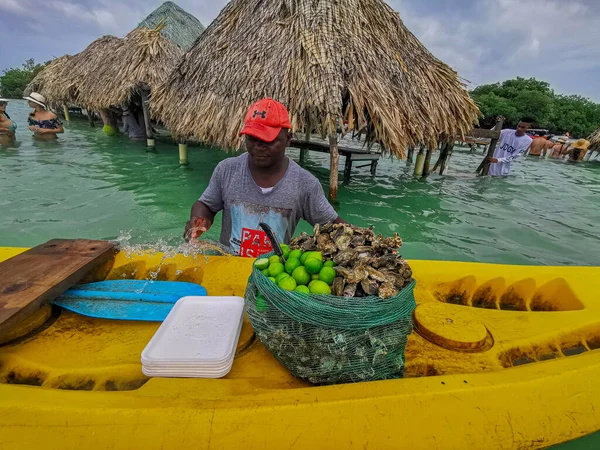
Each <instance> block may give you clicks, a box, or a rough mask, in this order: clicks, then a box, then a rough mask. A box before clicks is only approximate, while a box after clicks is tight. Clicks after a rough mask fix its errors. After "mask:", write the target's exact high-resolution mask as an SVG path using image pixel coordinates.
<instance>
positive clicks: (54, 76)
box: [24, 55, 73, 108]
mask: <svg viewBox="0 0 600 450" xmlns="http://www.w3.org/2000/svg"><path fill="white" fill-rule="evenodd" d="M72 58H73V57H72V56H71V55H64V56H61V57H60V58H55V59H53V60H52V61H50V62H49V63H48V64H47V65H46V67H44V69H43V70H42V71H40V72H39V73H38V74H37V75H36V76H35V78H34V79H33V80H31V82H30V83H29V84H28V85H27V87H26V88H25V92H24V94H25V95H29V94H31V93H32V92H39V93H41V94H43V95H44V97H46V102H47V103H48V105H50V106H51V107H52V108H55V107H57V106H59V105H60V104H63V103H64V100H65V97H66V93H64V92H61V91H60V89H59V83H62V81H63V80H64V79H65V78H66V77H67V76H68V75H69V73H68V71H67V70H66V68H67V67H68V65H69V62H70V60H71V59H72Z"/></svg>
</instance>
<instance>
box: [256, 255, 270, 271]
mask: <svg viewBox="0 0 600 450" xmlns="http://www.w3.org/2000/svg"><path fill="white" fill-rule="evenodd" d="M254 266H256V268H257V269H258V270H265V269H266V268H268V267H269V260H268V259H267V258H258V259H257V260H256V261H254Z"/></svg>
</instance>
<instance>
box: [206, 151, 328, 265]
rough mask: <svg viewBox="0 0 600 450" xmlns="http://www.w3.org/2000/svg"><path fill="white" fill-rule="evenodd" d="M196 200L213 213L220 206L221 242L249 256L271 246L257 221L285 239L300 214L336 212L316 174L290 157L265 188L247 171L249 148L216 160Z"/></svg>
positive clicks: (320, 217) (323, 217)
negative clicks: (275, 179) (272, 183)
mask: <svg viewBox="0 0 600 450" xmlns="http://www.w3.org/2000/svg"><path fill="white" fill-rule="evenodd" d="M200 201H201V202H202V203H204V204H205V205H206V206H207V207H208V209H210V210H211V211H212V212H214V213H217V212H219V211H221V210H223V225H222V227H221V239H220V240H221V243H222V244H223V245H227V246H229V247H231V249H232V250H233V252H234V253H235V254H239V255H241V256H248V257H257V256H259V255H261V254H263V253H267V252H269V251H271V244H270V242H269V240H268V239H267V237H266V235H265V233H264V232H263V231H262V230H261V229H260V227H259V226H258V224H259V222H265V223H266V224H268V225H269V226H270V227H271V228H272V229H273V232H274V233H275V235H276V236H277V238H278V239H279V241H280V242H286V243H289V242H290V239H291V238H292V236H293V234H294V231H295V230H296V226H297V225H298V222H299V221H300V219H304V220H306V221H307V222H308V223H310V224H311V225H315V224H317V223H319V224H324V223H327V222H332V221H334V220H335V219H337V217H338V215H337V213H336V212H335V210H334V209H333V207H332V206H331V204H330V203H329V202H328V201H327V199H326V198H325V194H324V193H323V188H322V187H321V183H319V180H317V179H316V178H315V177H314V176H313V175H311V174H310V173H309V172H307V171H306V170H304V169H303V168H301V167H300V166H299V165H298V164H296V163H295V162H294V161H292V160H291V159H290V162H289V166H288V169H287V171H286V173H285V175H284V176H283V178H282V179H281V180H279V182H278V183H277V184H276V185H275V186H273V189H272V190H271V191H270V192H266V193H263V190H262V189H261V188H260V186H258V185H257V184H256V182H255V181H254V179H253V178H252V175H251V174H250V169H249V168H248V154H247V153H244V154H243V155H241V156H238V157H235V158H227V159H225V160H223V161H221V162H220V163H219V164H218V165H217V167H216V168H215V171H214V172H213V175H212V177H211V179H210V183H209V185H208V187H207V188H206V190H205V191H204V192H203V193H202V196H201V197H200Z"/></svg>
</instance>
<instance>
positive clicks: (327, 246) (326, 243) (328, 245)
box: [317, 234, 337, 255]
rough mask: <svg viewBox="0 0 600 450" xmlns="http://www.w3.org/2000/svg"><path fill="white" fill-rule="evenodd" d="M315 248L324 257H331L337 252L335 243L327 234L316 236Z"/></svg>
mask: <svg viewBox="0 0 600 450" xmlns="http://www.w3.org/2000/svg"><path fill="white" fill-rule="evenodd" d="M317 248H318V249H319V250H320V251H321V252H323V254H325V255H333V254H334V253H335V252H336V251H337V247H336V245H335V243H334V242H333V241H332V240H331V237H330V236H329V235H328V234H320V235H319V236H317Z"/></svg>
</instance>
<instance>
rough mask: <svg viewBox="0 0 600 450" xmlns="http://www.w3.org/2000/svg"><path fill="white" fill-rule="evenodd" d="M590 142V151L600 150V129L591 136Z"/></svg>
mask: <svg viewBox="0 0 600 450" xmlns="http://www.w3.org/2000/svg"><path fill="white" fill-rule="evenodd" d="M588 141H590V150H600V128H598V129H597V130H596V131H594V132H593V133H592V134H591V135H590V137H589V138H588Z"/></svg>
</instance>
